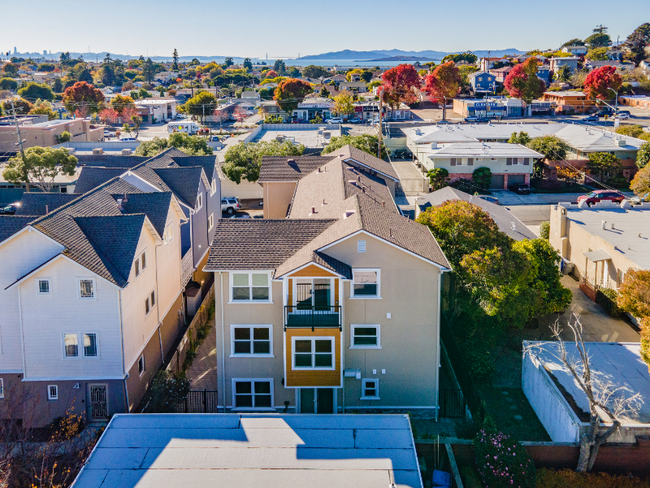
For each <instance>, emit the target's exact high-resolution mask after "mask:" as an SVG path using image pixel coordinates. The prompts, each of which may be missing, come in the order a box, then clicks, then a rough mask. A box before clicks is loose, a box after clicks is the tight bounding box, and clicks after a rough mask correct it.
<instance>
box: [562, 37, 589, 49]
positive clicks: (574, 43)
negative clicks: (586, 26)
mask: <svg viewBox="0 0 650 488" xmlns="http://www.w3.org/2000/svg"><path fill="white" fill-rule="evenodd" d="M584 45H585V41H583V40H582V39H578V38H575V39H571V40H570V41H567V42H565V43H564V44H562V45H561V46H560V49H562V48H563V47H565V46H584Z"/></svg>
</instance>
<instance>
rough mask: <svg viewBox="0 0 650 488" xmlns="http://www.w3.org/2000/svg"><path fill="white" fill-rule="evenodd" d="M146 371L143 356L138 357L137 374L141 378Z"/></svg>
mask: <svg viewBox="0 0 650 488" xmlns="http://www.w3.org/2000/svg"><path fill="white" fill-rule="evenodd" d="M146 370H147V367H146V365H145V364H144V354H143V355H142V356H140V359H138V374H139V375H140V376H142V375H143V374H144V372H145V371H146Z"/></svg>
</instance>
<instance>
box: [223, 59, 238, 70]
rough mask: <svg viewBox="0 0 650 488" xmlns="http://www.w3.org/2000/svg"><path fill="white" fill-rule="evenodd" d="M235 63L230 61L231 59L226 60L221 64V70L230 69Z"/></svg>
mask: <svg viewBox="0 0 650 488" xmlns="http://www.w3.org/2000/svg"><path fill="white" fill-rule="evenodd" d="M233 64H235V62H234V61H233V60H232V58H226V59H225V60H224V62H223V65H222V66H223V69H228V68H230V67H231V66H232V65H233Z"/></svg>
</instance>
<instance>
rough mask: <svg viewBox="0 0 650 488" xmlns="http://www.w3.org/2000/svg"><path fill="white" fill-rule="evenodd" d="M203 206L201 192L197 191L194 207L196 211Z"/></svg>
mask: <svg viewBox="0 0 650 488" xmlns="http://www.w3.org/2000/svg"><path fill="white" fill-rule="evenodd" d="M202 208H203V193H199V194H198V196H197V197H196V207H194V209H195V210H196V211H197V212H198V211H199V210H201V209H202Z"/></svg>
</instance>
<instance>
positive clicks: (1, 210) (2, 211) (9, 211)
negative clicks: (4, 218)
mask: <svg viewBox="0 0 650 488" xmlns="http://www.w3.org/2000/svg"><path fill="white" fill-rule="evenodd" d="M15 213H16V206H15V205H6V206H0V215H13V214H15Z"/></svg>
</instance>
